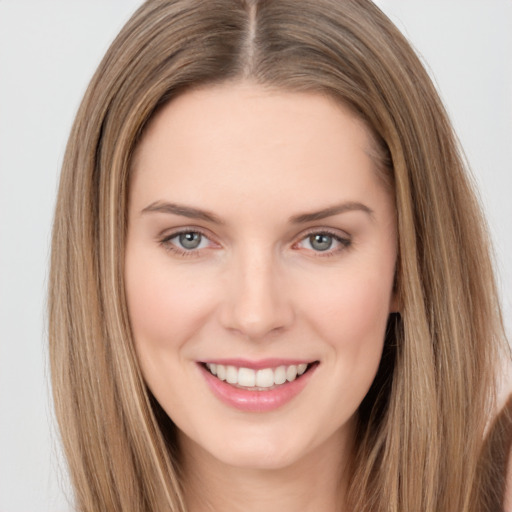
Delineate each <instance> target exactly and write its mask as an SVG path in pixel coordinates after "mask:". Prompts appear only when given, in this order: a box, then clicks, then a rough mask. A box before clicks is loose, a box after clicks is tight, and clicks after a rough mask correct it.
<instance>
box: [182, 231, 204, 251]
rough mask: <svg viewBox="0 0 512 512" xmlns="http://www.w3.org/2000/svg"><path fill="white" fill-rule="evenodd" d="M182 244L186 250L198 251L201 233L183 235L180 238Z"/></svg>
mask: <svg viewBox="0 0 512 512" xmlns="http://www.w3.org/2000/svg"><path fill="white" fill-rule="evenodd" d="M179 240H180V244H181V246H182V247H183V248H185V249H196V248H197V247H199V244H200V243H201V234H200V233H193V232H190V233H182V234H181V235H180V237H179Z"/></svg>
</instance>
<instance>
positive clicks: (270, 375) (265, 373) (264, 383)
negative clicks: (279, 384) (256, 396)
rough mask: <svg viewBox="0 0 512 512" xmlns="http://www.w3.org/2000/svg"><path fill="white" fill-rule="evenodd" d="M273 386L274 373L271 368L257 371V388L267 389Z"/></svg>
mask: <svg viewBox="0 0 512 512" xmlns="http://www.w3.org/2000/svg"><path fill="white" fill-rule="evenodd" d="M273 385H274V372H273V371H272V368H265V369H264V370H258V371H257V373H256V386H257V387H259V388H269V387H271V386H273Z"/></svg>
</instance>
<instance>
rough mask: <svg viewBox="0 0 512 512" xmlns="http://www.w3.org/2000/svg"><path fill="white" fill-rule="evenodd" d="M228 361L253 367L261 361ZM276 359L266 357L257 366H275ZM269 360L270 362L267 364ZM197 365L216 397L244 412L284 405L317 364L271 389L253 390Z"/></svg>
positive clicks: (245, 366) (309, 376)
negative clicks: (263, 362) (291, 380)
mask: <svg viewBox="0 0 512 512" xmlns="http://www.w3.org/2000/svg"><path fill="white" fill-rule="evenodd" d="M217 361H218V364H229V363H224V362H220V360H217ZM223 361H227V360H223ZM230 361H231V364H232V365H233V366H241V367H244V368H254V369H256V367H255V366H254V364H258V365H259V364H260V363H261V361H259V362H257V363H255V362H252V364H250V365H247V363H248V362H247V361H244V362H243V364H238V363H240V360H237V361H238V362H237V364H233V361H234V360H230ZM276 361H278V360H274V359H272V360H269V359H267V360H265V366H259V368H275V367H277V366H280V364H279V363H278V364H275V362H276ZM279 361H281V360H279ZM208 362H210V361H208ZM212 362H213V361H212ZM269 362H271V364H268V363H269ZM286 364H300V363H286ZM198 366H199V368H200V369H201V372H202V374H203V376H204V378H205V380H206V382H207V384H208V386H209V388H210V390H211V391H212V392H213V394H214V395H215V396H216V397H217V398H218V399H220V400H221V401H222V402H224V403H225V404H227V405H229V406H231V407H234V408H236V409H239V410H241V411H245V412H269V411H273V410H275V409H278V408H279V407H281V406H283V405H285V404H286V403H288V402H290V401H291V400H292V399H293V398H295V397H296V396H297V395H298V394H299V393H300V392H301V391H302V390H303V389H304V387H305V386H306V385H307V383H308V382H309V380H310V379H311V376H312V375H313V373H314V371H315V370H316V368H317V366H318V365H317V364H314V365H313V366H311V368H309V369H308V371H307V372H306V373H304V374H303V375H301V376H300V377H299V378H297V379H296V380H294V381H293V382H286V383H284V384H281V385H279V386H277V387H275V388H273V389H269V390H268V391H254V390H249V389H241V388H237V387H235V386H232V385H231V384H228V383H227V382H225V381H222V380H220V379H218V378H217V377H215V376H214V375H212V374H211V373H210V372H209V371H208V370H207V369H206V368H205V367H204V366H203V365H202V364H199V365H198Z"/></svg>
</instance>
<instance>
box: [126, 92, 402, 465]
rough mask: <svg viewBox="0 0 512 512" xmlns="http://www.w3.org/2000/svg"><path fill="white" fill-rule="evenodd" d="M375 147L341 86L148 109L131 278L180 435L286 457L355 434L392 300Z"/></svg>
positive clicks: (218, 453)
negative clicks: (332, 91) (339, 97)
mask: <svg viewBox="0 0 512 512" xmlns="http://www.w3.org/2000/svg"><path fill="white" fill-rule="evenodd" d="M370 153H371V139H370V138H369V135H368V133H367V130H366V129H365V127H364V125H363V124H362V123H361V122H360V121H359V120H358V119H357V118H356V117H354V116H353V115H352V114H351V113H349V111H348V110H346V109H344V108H343V107H341V106H340V105H339V104H337V103H335V102H334V101H333V100H331V99H329V98H327V97H325V96H322V95H319V94H313V93H294V92H283V91H276V90H268V89H264V88H262V87H260V86H256V85H251V84H227V85H220V86H212V87H209V88H204V89H201V90H196V91H193V92H188V93H185V94H183V95H182V96H180V97H178V98H177V99H175V100H173V101H172V102H171V103H169V104H168V105H167V106H166V107H165V108H164V109H163V110H161V111H160V112H159V113H158V114H157V116H156V117H155V118H154V119H153V120H152V122H151V123H150V125H149V127H148V130H147V131H146V133H145V135H144V137H143V139H142V141H141V143H140V145H139V147H138V149H137V152H136V155H135V158H134V162H133V177H132V181H131V189H130V203H129V220H128V238H127V246H126V267H125V272H126V292H127V300H128V307H129V315H130V319H131V325H132V329H133V334H134V339H135V344H136V350H137V354H138V357H139V360H140V365H141V368H142V372H143V374H144V378H145V380H146V382H147V384H148V386H149V388H150V389H151V391H152V393H153V394H154V396H155V397H156V399H157V400H158V402H159V403H160V404H161V406H162V407H163V409H164V410H165V411H166V412H167V414H168V415H169V416H170V417H171V418H172V420H173V421H174V422H175V424H176V425H177V426H178V429H179V437H180V442H181V443H182V444H183V445H185V447H186V448H187V447H189V448H190V449H194V450H195V452H196V453H199V454H202V455H200V456H204V457H210V458H211V457H212V456H213V457H214V459H216V460H217V462H219V461H220V462H221V463H226V464H229V465H235V466H239V467H252V468H279V467H284V466H286V465H290V464H293V463H294V462H297V461H300V460H301V459H303V458H304V457H307V456H308V455H311V454H313V453H314V452H315V451H317V452H318V451H319V450H321V449H326V450H329V449H331V448H332V449H333V447H334V446H336V447H339V446H340V443H341V444H343V443H345V444H346V443H350V442H351V435H352V434H353V426H354V419H355V415H356V411H357V408H358V406H359V404H360V403H361V401H362V399H363V398H364V396H365V394H366V393H367V391H368V389H369V387H370V384H371V383H372V381H373V379H374V376H375V374H376V371H377V368H378V365H379V361H380V357H381V352H382V346H383V340H384V333H385V328H386V322H387V319H388V315H389V313H390V312H391V311H394V310H395V306H394V297H393V278H394V270H395V260H396V232H395V216H394V205H393V201H392V198H391V196H390V193H389V192H388V190H387V189H386V187H385V186H384V185H383V182H382V179H381V178H380V177H379V176H378V172H377V170H376V168H375V164H374V162H373V161H372V159H371V158H370V156H369V154H370ZM214 373H216V374H217V375H216V376H215V375H213V374H214ZM336 449H338V448H336Z"/></svg>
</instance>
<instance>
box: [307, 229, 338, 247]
mask: <svg viewBox="0 0 512 512" xmlns="http://www.w3.org/2000/svg"><path fill="white" fill-rule="evenodd" d="M308 240H309V245H311V247H312V248H313V249H314V250H315V251H327V250H329V249H330V248H331V247H332V244H333V243H334V238H333V237H332V236H331V235H328V234H326V233H316V234H314V235H310V236H309V237H308Z"/></svg>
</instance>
